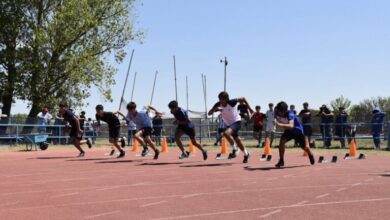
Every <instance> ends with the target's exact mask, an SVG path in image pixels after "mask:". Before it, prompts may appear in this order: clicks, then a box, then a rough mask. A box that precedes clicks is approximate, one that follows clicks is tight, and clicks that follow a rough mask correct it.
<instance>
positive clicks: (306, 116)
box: [299, 102, 313, 143]
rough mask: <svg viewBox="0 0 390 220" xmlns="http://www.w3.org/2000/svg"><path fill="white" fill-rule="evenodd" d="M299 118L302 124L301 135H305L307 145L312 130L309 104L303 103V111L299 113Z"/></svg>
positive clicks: (309, 141)
mask: <svg viewBox="0 0 390 220" xmlns="http://www.w3.org/2000/svg"><path fill="white" fill-rule="evenodd" d="M299 117H300V118H301V121H302V124H303V134H304V135H305V137H306V139H307V141H308V143H311V135H312V134H313V129H312V126H311V112H310V110H309V103H307V102H305V103H303V109H302V110H301V111H300V112H299Z"/></svg>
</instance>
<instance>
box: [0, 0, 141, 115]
mask: <svg viewBox="0 0 390 220" xmlns="http://www.w3.org/2000/svg"><path fill="white" fill-rule="evenodd" d="M12 2H15V1H11V0H9V1H8V0H7V1H2V3H1V7H2V9H1V10H3V11H4V10H6V9H8V8H10V7H11V6H12ZM16 2H17V3H16V4H17V5H16V7H15V8H17V9H15V10H16V11H17V12H18V15H20V16H21V19H19V20H20V21H15V22H14V23H15V24H14V25H13V26H12V25H11V26H12V27H13V28H14V29H16V30H17V31H18V33H19V35H18V36H25V38H26V39H23V40H16V42H18V41H19V42H22V43H20V46H19V48H20V49H22V50H23V51H26V53H24V56H22V59H20V60H23V62H21V61H19V62H20V64H19V65H18V66H17V67H18V68H16V69H17V71H16V72H17V74H13V75H14V76H18V77H17V79H18V80H19V82H17V83H14V84H13V85H11V87H12V89H13V91H14V94H12V99H14V98H18V99H21V100H26V101H28V103H29V105H30V107H31V109H30V112H29V115H28V116H29V117H35V116H36V114H37V113H38V112H39V110H40V109H41V107H42V106H43V105H47V106H49V108H53V107H54V106H55V105H56V104H58V103H59V102H67V103H68V104H69V105H72V106H73V107H77V106H82V105H83V102H82V100H83V99H85V98H87V97H88V96H89V95H90V88H91V87H92V86H95V87H96V88H98V90H99V91H100V92H101V93H102V94H103V97H105V98H106V99H107V100H112V98H111V90H110V86H111V85H113V84H115V82H114V79H113V76H114V74H115V73H116V69H115V68H114V67H113V66H111V65H109V64H108V62H107V60H106V59H107V57H108V56H110V55H113V56H114V57H115V60H116V61H117V62H121V61H122V60H123V58H124V56H125V51H124V50H123V48H124V47H125V46H126V45H127V44H128V43H129V42H130V41H132V40H141V39H142V32H140V31H135V30H134V29H135V28H134V26H133V23H132V21H131V20H130V15H131V14H133V10H134V8H133V3H134V0H116V1H112V0H67V1H52V0H34V1H25V2H24V1H16ZM20 2H23V4H21V3H20ZM19 3H20V4H19ZM20 23H22V24H26V25H25V26H26V27H24V26H23V25H20ZM0 31H1V32H0V36H1V35H2V34H3V33H6V34H7V32H9V31H8V30H6V29H4V30H3V29H0ZM1 50H4V48H2V47H1V44H0V51H1ZM7 60H10V59H7ZM0 71H1V69H0ZM2 72H6V73H7V74H8V75H10V74H11V72H10V70H8V69H6V70H5V71H2ZM19 76H20V77H19ZM5 94H6V92H5V90H4V91H3V97H2V99H3V100H4V99H5V98H4V97H5ZM12 99H11V100H12Z"/></svg>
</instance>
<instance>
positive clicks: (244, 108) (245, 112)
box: [237, 103, 250, 126]
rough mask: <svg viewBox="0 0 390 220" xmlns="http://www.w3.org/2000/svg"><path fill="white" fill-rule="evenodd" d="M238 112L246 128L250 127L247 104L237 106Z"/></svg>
mask: <svg viewBox="0 0 390 220" xmlns="http://www.w3.org/2000/svg"><path fill="white" fill-rule="evenodd" d="M237 110H238V111H239V112H240V117H241V119H244V121H245V126H248V121H249V115H250V114H249V109H248V106H247V105H246V104H245V103H239V104H238V106H237Z"/></svg>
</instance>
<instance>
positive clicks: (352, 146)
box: [349, 139, 358, 157]
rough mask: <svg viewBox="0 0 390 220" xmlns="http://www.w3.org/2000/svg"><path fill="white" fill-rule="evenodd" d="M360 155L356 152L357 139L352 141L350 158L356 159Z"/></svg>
mask: <svg viewBox="0 0 390 220" xmlns="http://www.w3.org/2000/svg"><path fill="white" fill-rule="evenodd" d="M357 155H358V153H357V150H356V142H355V139H352V141H351V145H350V146H349V156H350V157H356V156H357Z"/></svg>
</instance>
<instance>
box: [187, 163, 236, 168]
mask: <svg viewBox="0 0 390 220" xmlns="http://www.w3.org/2000/svg"><path fill="white" fill-rule="evenodd" d="M231 165H233V163H211V164H195V165H184V166H180V167H222V166H231Z"/></svg>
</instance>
